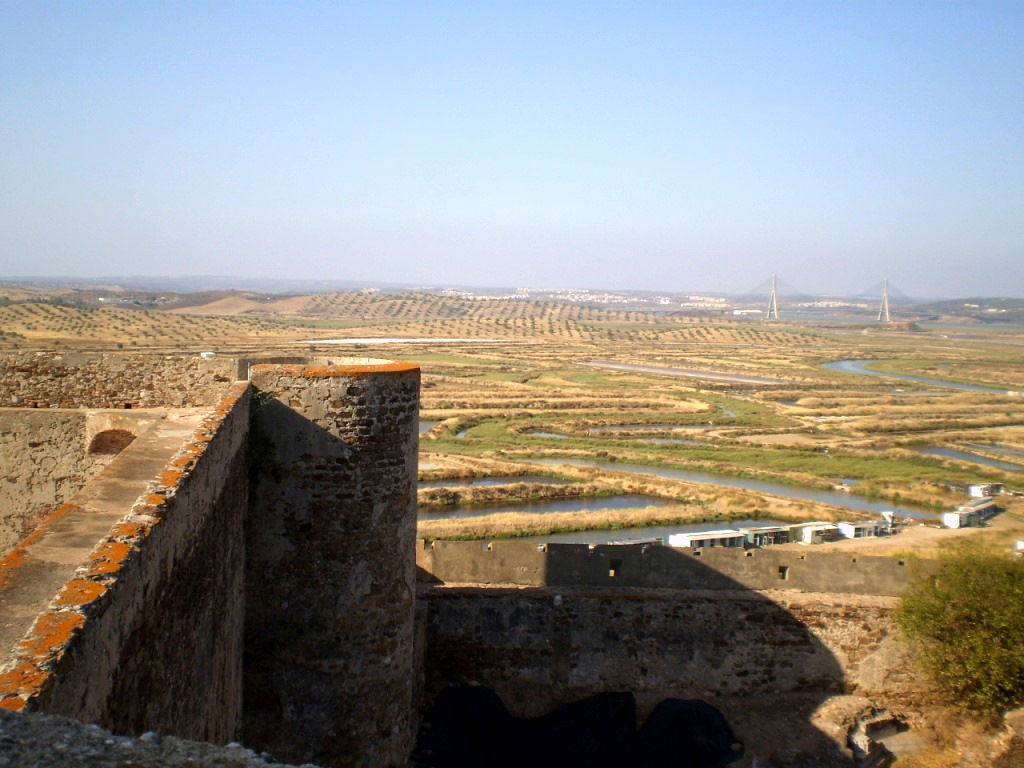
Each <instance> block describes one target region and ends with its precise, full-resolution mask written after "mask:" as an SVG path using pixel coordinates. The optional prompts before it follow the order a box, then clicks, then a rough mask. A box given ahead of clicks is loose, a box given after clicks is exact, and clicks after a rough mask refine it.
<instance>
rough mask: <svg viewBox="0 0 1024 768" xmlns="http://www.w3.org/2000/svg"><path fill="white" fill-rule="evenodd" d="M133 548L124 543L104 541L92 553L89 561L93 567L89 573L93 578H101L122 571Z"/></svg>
mask: <svg viewBox="0 0 1024 768" xmlns="http://www.w3.org/2000/svg"><path fill="white" fill-rule="evenodd" d="M130 551H131V547H130V546H129V545H128V544H125V543H124V542H123V541H110V540H107V541H104V542H102V543H101V544H100V545H99V546H97V547H96V549H94V550H93V551H92V554H91V555H89V560H90V562H91V563H92V567H90V568H89V573H90V574H91V575H93V576H100V575H104V574H108V573H115V572H117V571H118V570H120V569H121V566H122V565H123V564H124V561H125V560H126V559H127V557H128V553H129V552H130Z"/></svg>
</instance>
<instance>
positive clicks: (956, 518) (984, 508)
mask: <svg viewBox="0 0 1024 768" xmlns="http://www.w3.org/2000/svg"><path fill="white" fill-rule="evenodd" d="M998 511H999V507H997V506H996V503H995V502H994V501H993V500H992V498H991V497H985V498H980V499H975V500H974V501H969V502H967V503H966V504H961V505H960V506H959V507H957V508H956V509H954V510H952V511H950V512H943V513H942V524H943V525H944V526H946V527H947V528H970V527H973V526H977V525H981V524H982V523H984V522H985V521H986V520H988V519H989V518H990V517H992V515H994V514H996V512H998Z"/></svg>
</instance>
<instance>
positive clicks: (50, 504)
mask: <svg viewBox="0 0 1024 768" xmlns="http://www.w3.org/2000/svg"><path fill="white" fill-rule="evenodd" d="M159 418H160V416H159V415H158V414H154V413H153V412H151V411H149V412H147V411H134V410H132V411H124V410H118V411H95V410H88V411H84V410H81V409H61V408H47V409H45V410H43V409H35V408H2V409H0V481H2V482H0V557H3V556H4V555H6V554H7V552H8V551H10V549H11V548H12V547H13V546H14V545H15V544H17V543H18V541H19V540H20V539H21V538H22V537H23V536H25V535H26V534H27V533H28V532H29V531H30V530H31V529H32V528H34V527H35V525H36V524H37V523H39V521H40V520H41V519H42V518H43V516H44V515H45V514H47V513H48V512H51V511H52V510H53V509H55V508H56V507H58V506H60V505H61V504H63V503H64V502H66V501H68V500H69V499H70V498H71V497H72V496H73V495H74V494H75V493H77V492H78V491H79V490H80V489H81V488H82V487H83V486H84V485H85V484H86V483H87V482H88V481H89V479H90V478H92V477H93V476H94V475H96V474H97V473H98V472H99V471H100V470H102V469H103V468H104V467H105V466H107V464H109V463H110V462H111V461H112V460H113V458H114V456H115V455H116V454H117V452H118V450H116V448H117V447H119V446H115V448H109V446H108V448H106V449H104V448H103V447H102V446H100V447H99V448H97V447H96V444H95V443H94V442H93V441H95V440H96V438H97V436H100V435H103V434H104V433H106V434H108V435H109V434H113V433H114V432H116V433H117V434H118V435H119V436H123V437H122V438H121V440H122V442H124V441H130V440H132V439H134V438H135V437H136V436H138V435H140V434H142V433H143V432H145V431H146V430H148V429H150V428H152V426H153V423H154V422H156V421H157V420H158V419H159ZM100 442H102V439H101V440H100Z"/></svg>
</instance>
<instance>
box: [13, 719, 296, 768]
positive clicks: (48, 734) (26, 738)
mask: <svg viewBox="0 0 1024 768" xmlns="http://www.w3.org/2000/svg"><path fill="white" fill-rule="evenodd" d="M72 766H73V767H74V768H80V767H81V768H179V766H180V767H182V768H184V766H189V767H190V768H198V767H199V766H203V767H205V766H211V767H212V766H216V768H275V767H280V768H284V764H282V763H275V762H273V761H272V760H270V759H269V757H267V756H260V755H257V754H256V753H255V752H253V751H252V750H249V749H245V748H244V747H242V746H241V745H237V744H236V745H228V746H223V747H221V746H214V745H212V744H203V743H201V742H197V741H186V740H184V739H178V738H175V737H173V736H158V735H157V734H155V733H144V734H143V735H142V736H139V737H138V738H129V737H126V736H114V735H113V734H111V733H110V732H109V731H105V730H104V729H102V728H100V727H99V726H98V725H83V724H82V723H79V722H77V721H75V720H70V719H68V718H64V717H55V716H52V715H38V714H32V715H25V714H16V713H13V712H7V711H3V710H0V767H2V768H72ZM303 768H315V767H314V766H309V765H308V764H307V766H304V767H303Z"/></svg>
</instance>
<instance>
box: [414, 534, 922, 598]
mask: <svg viewBox="0 0 1024 768" xmlns="http://www.w3.org/2000/svg"><path fill="white" fill-rule="evenodd" d="M416 564H417V565H418V566H419V568H420V578H421V580H424V581H428V582H430V581H434V582H442V583H448V584H479V585H486V584H519V585H524V586H589V587H612V586H618V587H646V588H671V589H741V588H742V589H751V590H767V589H787V590H800V591H805V592H832V593H845V594H864V595H890V596H893V595H899V594H901V593H902V592H903V589H904V588H905V587H906V585H907V581H908V579H909V578H910V577H911V576H912V575H913V573H915V572H917V571H918V570H919V569H922V568H931V567H934V566H933V564H932V563H931V562H930V561H919V560H910V561H905V560H900V559H897V558H892V557H877V556H875V557H865V556H863V555H850V554H844V553H835V552H815V551H814V550H813V548H812V547H808V549H807V551H806V552H804V551H794V550H779V549H772V548H771V547H766V548H764V549H751V550H746V551H744V550H741V549H732V548H714V549H679V548H675V547H663V546H654V545H646V544H636V545H604V546H590V545H587V544H539V545H538V544H537V543H535V542H528V541H494V542H479V541H434V542H423V541H419V542H417V555H416Z"/></svg>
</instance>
